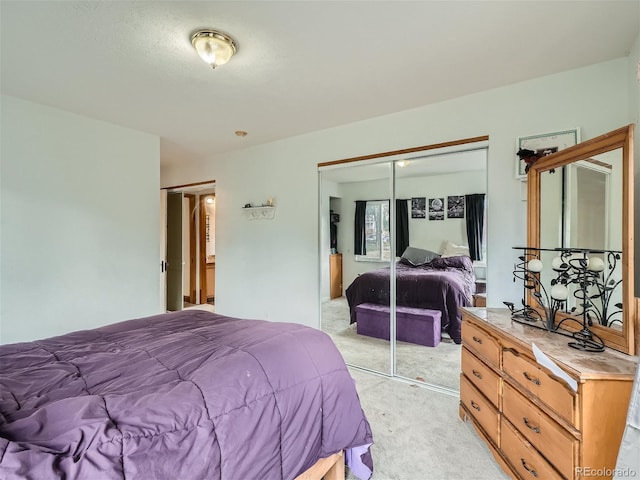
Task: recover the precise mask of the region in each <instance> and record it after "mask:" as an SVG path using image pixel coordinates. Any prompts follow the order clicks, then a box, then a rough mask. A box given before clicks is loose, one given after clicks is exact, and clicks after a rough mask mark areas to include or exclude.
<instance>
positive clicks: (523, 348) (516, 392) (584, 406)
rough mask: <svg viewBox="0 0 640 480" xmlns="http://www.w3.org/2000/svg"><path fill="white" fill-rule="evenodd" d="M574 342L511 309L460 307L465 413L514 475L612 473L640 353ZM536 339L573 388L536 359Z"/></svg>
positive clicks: (589, 475) (462, 408) (560, 476)
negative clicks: (515, 316)
mask: <svg viewBox="0 0 640 480" xmlns="http://www.w3.org/2000/svg"><path fill="white" fill-rule="evenodd" d="M569 341H570V338H568V337H565V336H562V335H558V334H554V333H549V332H547V331H544V330H540V329H536V328H533V327H530V326H526V325H522V324H519V323H516V322H512V321H511V316H510V312H509V310H507V309H493V308H489V309H485V308H465V309H463V322H462V373H461V374H460V418H462V419H463V420H470V421H471V422H472V423H473V426H474V427H475V429H476V431H477V432H478V434H479V435H480V437H481V438H482V439H483V440H484V441H485V442H486V443H487V445H488V446H489V449H490V450H491V452H492V453H493V455H494V456H495V458H496V460H497V461H498V463H499V464H500V465H501V466H502V468H503V469H504V470H505V471H506V472H507V473H508V474H509V475H511V477H513V478H515V479H536V478H537V479H545V480H546V479H579V478H589V479H593V478H611V477H612V475H613V469H614V468H615V465H616V459H617V455H618V449H619V446H620V442H621V439H622V433H623V431H624V427H625V419H626V415H627V409H628V405H629V397H630V395H631V389H632V387H633V379H634V375H635V370H636V366H637V362H638V357H632V356H628V355H624V354H622V353H619V352H616V351H613V350H610V349H607V350H606V351H605V352H603V353H586V352H581V351H579V350H576V349H573V348H571V347H569V346H568V345H567V342H569ZM532 344H535V345H536V346H537V347H538V348H539V349H540V350H541V351H542V352H543V353H545V354H546V355H547V356H548V357H550V358H551V359H552V360H553V361H554V362H555V363H556V364H557V365H558V366H559V367H561V369H562V370H563V371H564V372H565V373H567V374H568V375H569V376H570V377H571V378H572V379H574V380H575V381H576V383H577V390H576V391H574V390H573V389H572V388H571V387H570V386H569V383H568V382H566V381H565V380H563V379H561V378H560V377H558V376H556V375H554V374H553V373H552V372H551V371H550V370H548V369H547V368H545V367H542V366H540V365H539V364H538V363H537V362H536V360H535V357H534V355H533V350H532Z"/></svg>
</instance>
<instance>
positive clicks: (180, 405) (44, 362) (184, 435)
mask: <svg viewBox="0 0 640 480" xmlns="http://www.w3.org/2000/svg"><path fill="white" fill-rule="evenodd" d="M0 365H1V368H0V477H1V478H9V479H11V478H83V479H84V478H91V479H124V478H153V479H163V478H166V479H178V478H189V479H204V478H207V479H257V478H260V479H292V478H294V477H295V476H296V475H298V474H299V473H301V472H303V471H304V470H306V469H307V468H309V467H310V466H311V465H313V464H314V463H315V462H316V461H317V460H318V459H319V458H322V457H326V456H329V455H331V454H333V453H335V452H337V451H340V450H342V449H346V450H347V453H348V455H347V458H351V459H352V462H353V463H354V464H353V465H352V467H353V469H354V471H362V470H361V469H364V471H365V474H364V477H365V478H366V475H367V474H370V472H371V470H372V468H373V466H372V460H371V455H370V452H369V449H368V447H369V446H370V445H371V443H372V442H373V440H372V435H371V430H370V427H369V424H368V422H367V419H366V417H365V415H364V413H363V411H362V408H361V406H360V401H359V399H358V396H357V393H356V390H355V385H354V381H353V379H352V378H351V376H350V374H349V372H348V370H347V369H346V367H345V364H344V361H343V359H342V357H341V355H340V353H339V352H338V351H337V349H336V347H335V345H334V344H333V342H332V341H331V340H330V338H329V337H328V336H327V335H325V334H324V333H322V332H321V331H319V330H315V329H312V328H309V327H305V326H301V325H297V324H290V323H276V322H267V321H259V320H241V319H237V318H230V317H224V316H222V315H217V314H212V313H209V312H204V311H199V310H190V311H183V312H176V313H171V314H165V315H158V316H154V317H148V318H142V319H136V320H130V321H126V322H122V323H118V324H114V325H110V326H106V327H102V328H98V329H95V330H86V331H80V332H75V333H71V334H67V335H63V336H60V337H54V338H50V339H47V340H42V341H36V342H30V343H19V344H13V345H3V346H0ZM363 446H364V448H358V449H356V450H354V451H357V452H360V451H364V453H363V454H362V455H360V454H358V455H353V451H350V449H354V448H356V447H363Z"/></svg>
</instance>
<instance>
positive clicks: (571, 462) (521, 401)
mask: <svg viewBox="0 0 640 480" xmlns="http://www.w3.org/2000/svg"><path fill="white" fill-rule="evenodd" d="M502 414H503V415H504V417H506V418H507V420H509V421H510V422H511V423H512V424H513V425H514V426H515V427H516V428H517V429H518V431H519V432H520V433H521V434H522V436H524V437H525V438H526V439H527V440H529V442H531V444H532V445H533V446H534V447H536V448H537V449H538V451H539V452H540V453H542V455H544V456H545V458H546V459H547V460H549V462H550V463H551V464H552V465H554V466H555V468H556V469H557V470H558V471H559V472H560V473H562V474H563V475H564V476H565V477H567V478H572V476H573V472H574V467H575V458H576V451H577V447H578V440H577V439H576V438H575V437H574V436H573V435H571V434H570V433H569V432H567V431H566V430H565V429H564V428H563V427H561V426H560V425H559V424H557V423H556V422H555V421H554V420H552V419H551V417H549V416H548V415H547V414H545V413H544V412H543V411H542V410H540V409H539V408H538V407H536V406H535V405H533V404H532V403H531V402H530V401H529V400H528V399H526V398H525V397H524V396H522V395H521V394H520V393H519V392H518V391H517V390H516V389H515V388H513V387H512V386H511V385H509V384H508V383H506V382H505V383H504V385H503V398H502Z"/></svg>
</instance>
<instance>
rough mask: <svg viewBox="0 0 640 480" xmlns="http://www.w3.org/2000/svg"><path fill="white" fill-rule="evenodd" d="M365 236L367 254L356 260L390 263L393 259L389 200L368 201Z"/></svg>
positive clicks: (357, 256) (358, 256)
mask: <svg viewBox="0 0 640 480" xmlns="http://www.w3.org/2000/svg"><path fill="white" fill-rule="evenodd" d="M364 235H365V245H366V254H364V255H356V256H355V257H356V260H357V261H378V262H385V261H387V262H388V261H389V260H390V259H391V243H390V235H389V202H388V201H387V200H372V201H367V208H366V212H365V223H364Z"/></svg>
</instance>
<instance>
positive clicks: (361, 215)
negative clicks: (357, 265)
mask: <svg viewBox="0 0 640 480" xmlns="http://www.w3.org/2000/svg"><path fill="white" fill-rule="evenodd" d="M366 213H367V201H366V200H356V216H355V219H354V222H353V227H354V228H353V233H354V238H353V253H354V255H366V254H367V245H366V242H365V233H364V226H365V220H366V218H365V217H366Z"/></svg>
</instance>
